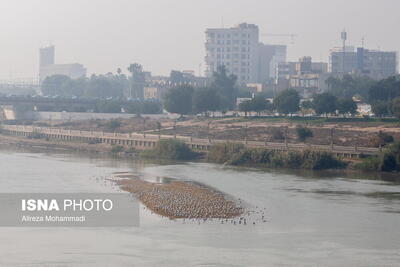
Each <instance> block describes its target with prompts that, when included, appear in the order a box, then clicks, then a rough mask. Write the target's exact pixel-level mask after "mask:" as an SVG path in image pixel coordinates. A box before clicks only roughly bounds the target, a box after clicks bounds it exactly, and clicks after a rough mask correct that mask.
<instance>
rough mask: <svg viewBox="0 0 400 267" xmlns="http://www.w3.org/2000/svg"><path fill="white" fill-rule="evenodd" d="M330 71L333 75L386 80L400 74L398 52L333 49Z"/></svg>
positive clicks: (350, 48)
mask: <svg viewBox="0 0 400 267" xmlns="http://www.w3.org/2000/svg"><path fill="white" fill-rule="evenodd" d="M330 70H331V72H332V73H333V74H359V75H367V76H369V77H371V78H372V79H384V78H387V77H390V76H393V75H396V74H397V73H398V55H397V53H396V52H390V51H389V52H388V51H379V50H369V49H365V48H357V49H355V48H354V47H348V48H346V49H345V51H344V52H343V48H342V49H340V48H336V49H332V50H331V53H330Z"/></svg>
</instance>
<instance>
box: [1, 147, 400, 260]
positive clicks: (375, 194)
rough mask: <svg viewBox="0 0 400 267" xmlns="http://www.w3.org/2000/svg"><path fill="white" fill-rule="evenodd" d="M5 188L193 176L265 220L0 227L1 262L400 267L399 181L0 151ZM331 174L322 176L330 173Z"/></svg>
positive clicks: (151, 219) (94, 188)
mask: <svg viewBox="0 0 400 267" xmlns="http://www.w3.org/2000/svg"><path fill="white" fill-rule="evenodd" d="M0 170H1V175H0V191H1V192H22V193H25V192H40V193H47V192H48V193H55V192H57V193H59V192H82V193H83V192H91V193H97V192H117V191H118V190H119V189H118V188H117V187H115V186H113V185H112V184H110V183H109V182H107V181H106V180H105V178H107V177H110V175H112V174H113V173H115V172H125V171H126V172H131V173H134V174H137V175H140V176H142V177H144V178H149V179H151V178H160V179H162V178H174V179H179V180H191V181H196V182H199V183H203V184H205V185H208V186H211V187H214V188H216V189H218V190H220V191H223V192H225V193H227V194H230V195H232V196H234V197H236V198H240V199H242V200H244V201H246V203H248V204H249V205H252V206H257V207H258V208H260V209H265V210H266V216H265V217H266V220H267V222H266V223H257V224H256V225H252V224H251V225H246V226H244V225H232V224H221V223H220V222H216V221H214V222H208V223H202V224H198V223H192V222H183V221H182V220H178V221H170V220H168V219H165V218H161V217H159V216H157V215H153V214H151V213H149V212H147V211H144V210H143V209H141V216H140V227H135V228H0V237H1V238H0V266H371V267H376V266H399V265H400V228H399V226H400V183H399V182H396V181H383V180H371V179H360V178H364V177H362V175H361V176H357V178H354V177H345V176H344V175H341V174H330V175H326V173H308V172H302V173H296V172H288V171H286V172H285V171H261V170H251V169H238V168H230V167H223V166H221V165H213V164H205V163H179V164H177V163H175V164H169V165H163V164H154V163H143V162H135V161H133V160H121V159H113V158H100V157H89V156H85V155H76V154H60V153H34V152H29V151H10V150H0ZM327 176H328V177H327Z"/></svg>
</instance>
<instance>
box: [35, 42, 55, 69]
mask: <svg viewBox="0 0 400 267" xmlns="http://www.w3.org/2000/svg"><path fill="white" fill-rule="evenodd" d="M39 53H40V57H39V64H40V67H43V66H47V65H53V64H54V62H55V61H54V58H55V48H54V46H48V47H43V48H40V51H39Z"/></svg>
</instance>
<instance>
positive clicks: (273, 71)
mask: <svg viewBox="0 0 400 267" xmlns="http://www.w3.org/2000/svg"><path fill="white" fill-rule="evenodd" d="M286 52H287V48H286V46H285V45H267V44H263V43H259V55H258V58H259V63H258V64H259V68H258V71H259V74H258V75H259V76H258V82H261V83H269V82H270V81H273V80H275V79H276V78H277V75H278V73H277V69H278V65H279V64H280V63H283V62H286Z"/></svg>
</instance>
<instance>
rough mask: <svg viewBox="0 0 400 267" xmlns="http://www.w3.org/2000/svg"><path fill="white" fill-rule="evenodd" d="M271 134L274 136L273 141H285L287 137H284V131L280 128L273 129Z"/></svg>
mask: <svg viewBox="0 0 400 267" xmlns="http://www.w3.org/2000/svg"><path fill="white" fill-rule="evenodd" d="M270 133H271V136H272V140H284V139H285V135H284V133H283V131H282V129H280V128H271V130H270Z"/></svg>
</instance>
